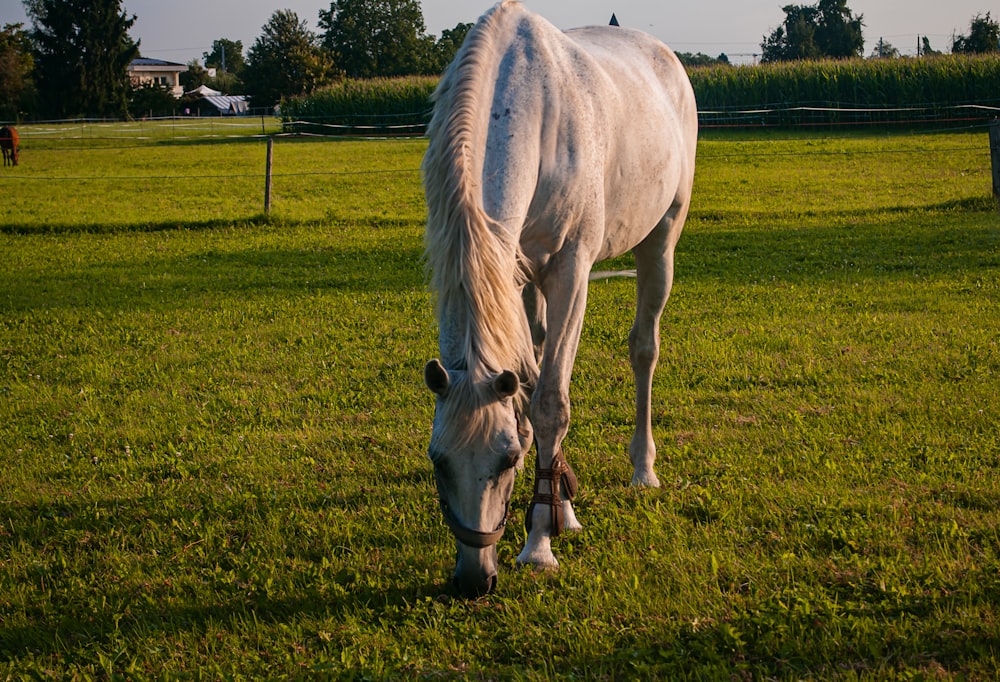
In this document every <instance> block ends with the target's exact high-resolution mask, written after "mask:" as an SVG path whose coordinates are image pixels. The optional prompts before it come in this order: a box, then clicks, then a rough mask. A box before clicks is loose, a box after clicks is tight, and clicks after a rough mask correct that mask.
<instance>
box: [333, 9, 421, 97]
mask: <svg viewBox="0 0 1000 682" xmlns="http://www.w3.org/2000/svg"><path fill="white" fill-rule="evenodd" d="M319 26H320V28H322V29H324V33H323V46H324V47H325V48H326V49H327V50H329V51H330V53H331V54H333V55H334V61H335V62H336V64H337V66H338V68H340V69H341V70H342V71H343V72H344V73H345V74H347V75H348V76H349V77H351V78H374V77H376V76H378V77H392V76H408V75H413V74H427V73H436V72H438V71H440V69H439V68H438V64H437V58H436V56H435V43H434V38H433V36H428V35H427V34H426V29H425V27H424V15H423V12H422V11H421V8H420V3H419V2H417V0H333V2H332V3H331V4H330V8H329V9H327V10H320V13H319Z"/></svg>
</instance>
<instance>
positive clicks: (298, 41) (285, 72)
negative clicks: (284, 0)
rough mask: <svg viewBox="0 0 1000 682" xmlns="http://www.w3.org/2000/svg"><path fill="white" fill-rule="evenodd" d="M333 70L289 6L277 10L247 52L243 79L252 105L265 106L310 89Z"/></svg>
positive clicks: (303, 23) (304, 24) (304, 23)
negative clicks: (285, 8)
mask: <svg viewBox="0 0 1000 682" xmlns="http://www.w3.org/2000/svg"><path fill="white" fill-rule="evenodd" d="M333 73H334V71H333V64H331V62H330V60H329V58H328V57H327V55H326V54H325V53H324V52H323V50H321V49H320V47H319V42H318V39H317V36H316V34H315V33H313V32H312V31H310V30H309V28H308V26H307V25H306V22H305V21H299V17H298V15H297V14H296V13H295V12H293V11H291V10H277V11H275V12H274V14H272V15H271V18H270V19H269V20H268V22H267V23H266V24H265V25H264V26H263V28H262V29H261V35H260V36H258V37H257V40H256V41H255V42H254V44H253V46H251V47H250V50H249V52H248V53H247V65H246V68H245V69H244V71H243V82H244V85H245V86H246V92H247V93H248V94H249V95H250V96H251V98H252V100H253V105H254V106H257V107H266V106H272V105H274V104H277V103H278V102H280V101H281V100H282V99H283V98H285V97H293V96H296V95H302V94H305V93H309V92H312V91H313V90H315V89H316V88H317V87H319V86H320V85H321V84H323V83H326V82H328V80H329V78H330V77H331V75H332V74H333Z"/></svg>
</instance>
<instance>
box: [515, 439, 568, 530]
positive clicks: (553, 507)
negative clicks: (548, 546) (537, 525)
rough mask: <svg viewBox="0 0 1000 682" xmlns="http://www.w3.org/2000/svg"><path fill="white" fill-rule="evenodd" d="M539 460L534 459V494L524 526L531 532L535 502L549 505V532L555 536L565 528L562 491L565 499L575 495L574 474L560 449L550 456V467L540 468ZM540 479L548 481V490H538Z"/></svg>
mask: <svg viewBox="0 0 1000 682" xmlns="http://www.w3.org/2000/svg"><path fill="white" fill-rule="evenodd" d="M538 462H539V460H538V459H537V458H536V459H535V494H534V496H533V497H532V498H531V504H530V505H529V506H528V515H527V516H526V517H525V519H524V527H525V529H526V530H527V531H528V532H529V533H530V532H531V518H532V516H534V512H535V505H536V504H547V505H549V513H550V514H551V516H550V519H551V524H550V529H551V530H550V533H551V537H556V536H557V535H559V534H560V533H562V532H563V529H564V528H565V522H566V519H565V514H564V513H563V499H562V491H563V490H564V489H565V491H566V499H567V500H572V499H573V498H574V497H576V488H577V481H576V474H574V473H573V469H572V468H570V466H569V463H568V462H567V461H566V459H565V458H564V457H563V455H562V451H559V452H556V454H555V455H554V456H553V457H552V467H551V468H549V469H542V468H541V467H540V466H539V465H538ZM542 481H548V482H549V492H547V493H543V492H541V491H540V490H539V486H540V484H541V482H542Z"/></svg>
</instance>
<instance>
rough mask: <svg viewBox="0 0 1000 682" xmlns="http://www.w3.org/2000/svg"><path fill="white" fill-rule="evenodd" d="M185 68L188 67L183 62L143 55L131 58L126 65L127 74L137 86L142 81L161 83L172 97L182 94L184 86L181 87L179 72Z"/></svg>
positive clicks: (142, 82)
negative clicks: (150, 57) (178, 62)
mask: <svg viewBox="0 0 1000 682" xmlns="http://www.w3.org/2000/svg"><path fill="white" fill-rule="evenodd" d="M187 70H188V67H187V66H186V65H184V64H177V63H174V62H165V61H163V60H162V59H147V58H145V57H139V58H138V59H133V60H132V63H131V64H129V65H128V75H129V78H131V79H132V84H133V85H137V86H138V85H142V84H144V83H155V84H156V85H162V86H164V87H166V88H167V89H168V90H170V94H172V95H173V96H174V97H180V96H181V95H183V94H184V88H183V87H181V74H182V73H184V72H185V71H187Z"/></svg>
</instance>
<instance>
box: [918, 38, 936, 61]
mask: <svg viewBox="0 0 1000 682" xmlns="http://www.w3.org/2000/svg"><path fill="white" fill-rule="evenodd" d="M920 42H921V45H920V55H923V56H924V57H933V56H935V55H939V54H941V52H940V50H935V49H934V48H933V47H931V41H930V38H928V37H927V36H924V37H923V38H921V39H920ZM920 55H918V56H920Z"/></svg>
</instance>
